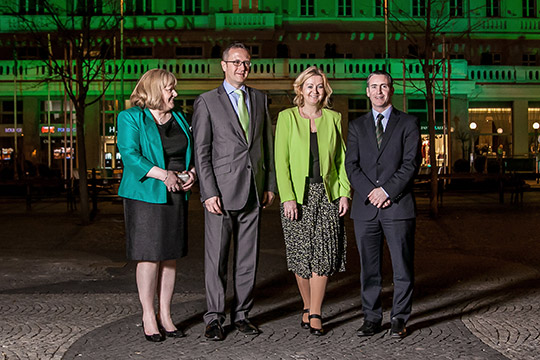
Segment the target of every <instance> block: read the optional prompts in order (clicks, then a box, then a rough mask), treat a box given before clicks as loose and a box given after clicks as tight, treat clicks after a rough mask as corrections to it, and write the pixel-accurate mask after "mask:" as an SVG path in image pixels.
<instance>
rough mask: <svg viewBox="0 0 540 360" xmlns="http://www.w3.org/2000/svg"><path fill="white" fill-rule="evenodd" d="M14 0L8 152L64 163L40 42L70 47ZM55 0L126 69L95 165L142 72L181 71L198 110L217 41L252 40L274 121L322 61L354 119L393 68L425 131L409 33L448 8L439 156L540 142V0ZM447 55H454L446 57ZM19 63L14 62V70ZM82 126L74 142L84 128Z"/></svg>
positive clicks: (3, 16) (5, 131)
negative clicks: (370, 84) (376, 74)
mask: <svg viewBox="0 0 540 360" xmlns="http://www.w3.org/2000/svg"><path fill="white" fill-rule="evenodd" d="M5 2H7V3H9V4H8V5H6V6H4V7H2V8H1V10H0V12H1V13H0V147H1V148H2V149H3V157H4V158H6V159H7V158H9V156H10V155H9V153H10V150H9V149H13V148H14V147H15V139H17V148H18V149H19V153H20V154H22V155H23V156H24V159H26V160H30V161H32V162H34V163H47V162H48V161H49V159H51V160H50V161H51V166H53V167H58V168H62V166H64V165H62V164H63V161H62V158H63V157H65V150H64V149H65V148H66V147H69V144H71V143H70V142H69V136H64V134H68V130H70V126H69V116H65V115H64V114H65V113H66V110H67V106H63V105H62V104H63V101H64V90H63V87H62V85H61V82H60V81H59V79H58V78H56V79H53V80H52V81H49V82H43V80H44V79H46V78H47V71H46V67H45V66H44V65H43V60H41V57H43V56H46V52H47V51H46V49H39V48H38V47H37V46H36V44H37V42H36V41H35V39H36V36H45V37H46V36H47V34H50V38H51V48H52V51H53V52H55V53H64V49H65V48H67V47H68V44H62V43H58V42H56V41H55V32H56V29H55V28H54V27H52V26H50V25H49V22H48V21H47V19H48V18H49V17H50V15H47V10H46V9H47V6H46V5H47V2H46V1H44V0H9V1H5ZM52 2H53V3H54V4H56V5H58V6H59V7H61V11H60V15H61V17H62V18H63V19H64V20H65V22H66V23H71V24H72V26H73V27H74V28H76V25H73V24H77V23H78V19H80V18H82V17H84V16H88V15H91V16H92V26H93V27H94V28H95V30H94V32H93V35H92V36H96V37H100V38H101V37H107V38H108V40H107V44H108V46H110V47H113V48H114V50H115V51H112V52H110V54H115V55H108V56H106V58H105V59H103V61H104V62H105V64H106V69H107V71H106V72H107V73H106V74H103V76H102V77H101V78H102V79H107V78H112V75H111V74H113V73H114V72H115V71H114V69H115V68H116V67H118V68H119V73H118V75H117V77H116V79H115V80H114V81H113V83H112V84H110V85H109V87H108V88H107V92H106V95H105V97H104V99H102V100H100V101H98V102H96V103H95V104H93V105H92V106H90V107H89V108H88V109H87V112H86V114H87V116H86V127H85V132H86V144H87V159H88V166H89V167H90V168H91V167H109V166H112V167H114V166H115V164H114V163H115V161H114V159H115V152H116V151H115V138H114V124H115V120H114V119H115V115H116V113H117V112H118V111H120V110H122V109H123V108H124V107H125V104H126V100H127V99H128V98H129V94H130V93H131V91H132V89H133V87H134V86H135V83H136V81H137V80H138V78H139V77H140V76H141V74H142V73H144V72H145V71H146V70H148V69H150V68H155V67H163V68H166V69H169V70H170V71H172V72H173V73H175V74H176V76H177V78H178V80H179V83H178V87H177V91H178V93H179V97H178V106H179V108H181V109H182V110H183V111H184V112H185V113H186V114H187V115H188V117H189V115H190V113H191V111H192V109H191V105H192V103H193V100H194V99H195V97H196V96H197V95H198V94H200V93H201V92H203V91H206V90H209V89H212V88H214V87H216V86H218V85H219V84H220V83H221V81H222V78H223V74H222V71H221V67H220V64H219V58H220V55H221V50H222V49H223V48H224V47H225V46H227V45H228V44H229V43H230V42H232V41H236V40H239V41H242V42H244V43H245V44H246V45H248V46H249V47H250V48H251V52H252V55H253V66H252V70H251V75H250V77H249V81H248V83H249V84H250V85H251V86H253V87H256V88H259V89H262V90H265V91H267V92H268V93H269V95H270V97H271V107H270V111H271V114H272V116H273V117H274V119H275V118H276V117H277V113H278V112H279V111H280V110H282V109H284V108H287V107H290V106H291V99H292V98H293V97H294V95H293V91H292V83H293V81H294V79H295V77H296V75H298V74H299V73H300V72H301V71H302V70H303V69H304V68H305V67H306V66H309V65H317V66H319V67H321V68H322V69H323V70H324V71H325V72H326V73H327V74H328V76H329V79H330V84H331V86H332V87H333V89H334V94H335V95H334V96H333V103H334V109H335V110H337V111H340V112H341V113H342V114H343V119H344V121H345V124H344V125H345V126H344V127H345V128H346V125H347V121H348V120H350V119H353V118H355V117H357V116H359V115H361V114H362V113H364V112H366V111H367V110H368V109H369V102H368V101H367V98H366V96H365V79H366V77H367V75H368V74H369V73H370V72H371V71H372V70H375V69H382V68H385V69H387V70H389V71H390V73H391V74H392V75H393V77H394V79H395V88H396V94H395V96H394V105H395V106H396V107H398V108H400V109H403V108H405V110H407V111H408V112H411V113H415V114H416V115H418V116H419V117H420V119H421V120H422V132H423V134H424V136H426V135H427V133H428V131H427V106H426V101H425V96H424V95H423V94H422V89H423V87H424V85H423V82H422V80H423V74H422V72H421V67H420V63H419V61H418V60H417V59H416V57H418V55H422V53H424V52H425V51H426V50H425V49H423V48H422V46H415V45H414V44H412V43H411V40H413V39H415V38H417V39H422V36H423V30H422V26H423V24H425V21H426V19H427V18H430V21H432V22H433V21H435V20H437V19H438V20H440V19H445V24H444V26H442V27H441V28H440V29H438V30H437V37H436V39H437V41H436V42H435V43H434V44H433V46H432V47H431V48H430V49H429V52H430V53H432V57H433V58H434V59H435V61H436V62H438V63H439V64H440V69H439V72H438V75H437V81H436V87H437V91H436V101H435V106H436V119H437V123H436V126H435V129H436V133H437V139H435V141H434V142H432V145H433V146H435V147H436V151H437V153H438V154H439V158H440V163H439V165H442V164H443V163H444V161H445V154H446V161H447V162H450V163H451V164H453V163H454V162H455V161H456V160H457V159H460V158H466V159H467V160H468V159H469V154H470V152H471V144H473V143H474V144H475V147H476V148H478V151H479V152H480V153H484V154H485V155H487V157H488V158H489V157H496V152H497V148H498V147H499V146H500V145H502V148H503V149H504V152H505V155H506V156H513V157H525V158H526V157H530V156H532V154H533V153H534V152H535V151H536V147H535V146H536V142H535V130H534V129H533V124H534V123H535V122H540V63H539V57H540V55H539V53H538V47H539V44H540V41H539V40H540V18H539V15H540V13H539V9H538V0H523V1H503V0H388V12H387V15H388V16H387V17H388V22H387V25H385V16H384V15H385V1H384V0H288V1H285V0H271V1H270V0H268V1H266V0H258V1H257V0H160V1H157V0H118V1H113V2H109V1H108V0H82V1H77V0H69V1H68V0H57V1H52ZM122 5H123V9H122V11H121V6H122ZM428 11H431V16H428ZM12 12H14V13H12ZM122 13H123V15H124V17H123V22H122V27H123V31H122V32H120V31H118V30H115V31H112V30H111V31H108V29H107V25H105V24H107V19H111V18H113V19H117V20H118V21H120V18H121V14H122ZM20 16H24V18H25V19H30V20H32V21H33V22H34V23H35V24H38V29H39V31H38V33H37V34H36V33H29V32H28V31H27V30H26V28H25V27H24V25H23V22H22V21H21V18H20ZM446 20H447V21H446ZM415 22H418V24H420V25H419V26H417V25H415ZM396 24H402V25H407V26H408V32H405V31H398V29H396V26H395V25H396ZM385 34H387V35H386V36H385ZM44 54H45V55H44ZM15 58H16V60H15ZM443 58H445V59H447V61H446V62H445V63H444V68H443V67H442V66H443V65H442V62H441V59H443ZM15 61H16V64H17V67H18V69H19V72H16V71H14V67H15ZM122 64H123V66H122ZM443 70H444V75H443ZM106 83H107V81H105V80H99V78H98V80H97V81H95V82H94V84H93V87H92V88H91V91H90V94H93V95H95V94H98V93H99V91H100V89H101V88H102V87H103V86H105V85H106ZM15 97H16V98H17V106H15V104H14V98H15ZM49 98H50V99H51V100H50V103H49V102H48V99H49ZM444 99H446V102H445V101H444ZM47 104H50V106H48V105H47ZM115 104H118V105H115ZM15 108H16V112H17V124H16V126H15V121H14V111H15ZM445 109H446V110H447V111H446V112H445V111H444V110H445ZM444 114H446V115H444ZM65 119H67V120H65ZM65 122H67V126H66V124H65ZM472 122H474V123H475V124H476V125H477V127H476V129H474V130H471V128H470V126H469V125H470V123H472ZM49 123H50V126H49ZM445 124H447V125H446V126H445ZM71 132H72V131H71V130H70V132H69V133H71ZM73 133H74V134H73V139H74V143H75V142H76V137H77V136H76V131H73ZM536 135H537V134H536ZM49 141H50V142H49ZM65 141H67V146H66V144H65ZM425 143H427V138H426V141H425ZM49 144H50V150H49ZM445 148H447V150H445ZM425 150H426V149H425V148H424V151H425ZM426 153H427V152H426ZM109 158H111V159H112V161H111V162H109V161H107V160H108V159H109Z"/></svg>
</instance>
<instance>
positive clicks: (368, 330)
mask: <svg viewBox="0 0 540 360" xmlns="http://www.w3.org/2000/svg"><path fill="white" fill-rule="evenodd" d="M379 331H381V323H378V322H372V321H369V320H364V323H363V324H362V326H361V327H360V329H358V332H357V335H358V336H373V335H375V334H376V333H378V332H379Z"/></svg>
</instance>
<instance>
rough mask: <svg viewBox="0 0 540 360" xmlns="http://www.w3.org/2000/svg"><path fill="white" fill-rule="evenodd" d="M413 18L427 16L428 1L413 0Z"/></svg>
mask: <svg viewBox="0 0 540 360" xmlns="http://www.w3.org/2000/svg"><path fill="white" fill-rule="evenodd" d="M412 14H413V16H426V0H412Z"/></svg>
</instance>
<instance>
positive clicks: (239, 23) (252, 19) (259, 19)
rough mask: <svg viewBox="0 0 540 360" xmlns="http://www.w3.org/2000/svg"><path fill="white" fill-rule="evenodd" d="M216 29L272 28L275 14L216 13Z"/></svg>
mask: <svg viewBox="0 0 540 360" xmlns="http://www.w3.org/2000/svg"><path fill="white" fill-rule="evenodd" d="M215 18H216V30H225V29H235V30H238V29H246V30H248V29H249V30H252V29H273V28H274V26H275V18H276V14H274V13H242V14H229V13H217V14H215Z"/></svg>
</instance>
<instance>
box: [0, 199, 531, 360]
mask: <svg viewBox="0 0 540 360" xmlns="http://www.w3.org/2000/svg"><path fill="white" fill-rule="evenodd" d="M192 199H194V200H193V201H192V203H191V205H190V206H191V209H190V230H189V231H190V250H189V255H188V256H187V257H185V258H183V259H181V260H180V261H179V267H178V279H177V287H176V293H175V296H174V299H173V306H172V308H173V309H172V310H173V314H174V319H175V321H177V324H178V326H179V327H181V328H182V329H185V331H186V333H187V337H186V338H182V339H167V340H166V341H165V342H162V343H158V344H154V343H149V342H147V341H145V340H144V337H143V333H142V328H141V326H140V321H141V314H140V304H139V302H138V297H137V292H136V287H135V281H134V264H133V263H131V262H126V261H125V257H124V239H123V236H124V230H123V221H122V207H121V204H120V203H110V202H109V203H106V202H103V203H100V205H99V206H100V213H99V215H98V217H97V219H96V221H94V223H93V224H92V225H90V226H86V227H82V226H79V225H78V224H77V223H78V219H77V217H76V215H74V214H68V213H67V212H66V206H65V204H63V203H55V202H45V201H44V202H41V203H37V204H35V205H34V207H33V209H32V211H31V212H27V211H26V210H25V207H24V203H23V202H18V201H10V202H8V201H4V200H3V201H0V227H1V229H2V233H1V238H0V277H1V279H2V280H1V281H0V360H13V359H364V358H365V359H368V358H369V359H490V360H491V359H520V360H521V359H538V358H539V357H540V355H539V354H540V287H539V284H540V282H539V280H540V261H539V260H538V259H540V242H538V236H537V229H538V224H540V211H539V210H540V201H539V200H540V193H536V192H531V193H527V194H526V195H525V202H524V204H523V205H521V206H517V205H514V204H504V205H501V204H499V203H498V199H497V195H494V194H477V195H472V194H460V195H457V194H446V195H445V198H444V206H443V207H442V208H441V212H440V217H439V218H438V219H437V220H431V219H429V217H428V216H427V208H428V207H427V199H425V198H419V210H420V214H419V217H418V225H417V242H416V245H417V246H416V274H417V283H416V287H415V302H414V309H413V314H412V317H411V320H410V322H409V324H408V327H409V330H410V335H409V336H408V337H406V338H405V339H403V340H396V339H392V338H390V337H389V336H388V333H387V330H388V328H389V319H388V312H389V306H390V305H391V296H392V287H391V276H390V273H391V268H390V262H389V259H386V260H387V261H386V262H385V264H384V269H383V271H384V274H385V283H384V284H385V287H384V290H383V306H384V308H385V310H388V311H385V315H386V317H385V319H384V321H383V327H384V328H385V331H383V332H381V333H379V334H377V335H376V336H373V337H370V338H360V337H357V336H356V329H357V328H358V327H359V326H360V325H361V322H362V311H361V304H360V293H359V284H358V278H359V264H358V255H357V253H356V246H355V244H354V237H353V231H352V224H351V222H350V220H347V221H346V225H347V230H348V232H349V249H348V254H349V258H348V264H347V271H346V272H345V273H341V274H338V275H336V276H334V277H333V278H331V280H330V283H329V286H328V291H327V296H326V300H325V305H324V308H323V316H324V318H325V320H324V327H325V328H326V329H327V330H328V334H327V335H326V336H324V337H320V338H318V337H314V336H311V335H310V334H309V331H307V330H303V329H301V328H300V326H299V322H300V311H301V307H302V306H301V303H300V300H299V295H298V293H297V289H296V285H295V282H294V278H293V276H292V275H291V274H290V273H288V272H287V270H286V264H285V256H284V246H283V240H282V235H281V227H280V224H279V215H278V208H277V206H276V205H274V206H272V208H270V209H268V210H265V212H264V218H263V223H262V224H263V231H262V239H261V256H260V268H259V272H258V281H257V290H256V291H257V293H256V303H255V307H254V309H253V311H252V313H251V319H252V320H253V322H254V323H256V324H258V325H259V326H260V328H261V330H262V334H260V335H258V336H254V337H253V336H251V337H250V336H247V337H246V336H244V335H242V334H240V333H238V332H237V331H236V330H233V329H232V328H231V327H230V325H229V324H228V323H226V324H227V327H226V330H227V338H226V339H225V341H223V342H209V341H206V340H205V338H204V336H203V330H204V327H203V323H202V314H203V313H204V310H205V300H204V284H203V270H202V259H203V247H202V229H203V228H202V226H203V219H202V211H201V208H200V205H199V204H198V203H197V201H196V199H195V197H193V198H192ZM386 256H387V254H386ZM387 257H388V256H387ZM229 292H230V288H229Z"/></svg>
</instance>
